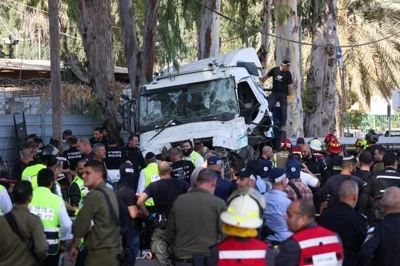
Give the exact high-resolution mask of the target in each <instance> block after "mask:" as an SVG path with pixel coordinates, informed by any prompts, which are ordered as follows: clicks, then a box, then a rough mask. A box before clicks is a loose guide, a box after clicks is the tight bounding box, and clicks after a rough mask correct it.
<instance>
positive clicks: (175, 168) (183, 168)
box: [171, 160, 195, 184]
mask: <svg viewBox="0 0 400 266" xmlns="http://www.w3.org/2000/svg"><path fill="white" fill-rule="evenodd" d="M194 168H195V167H194V164H193V163H192V162H191V161H187V160H180V161H177V162H174V163H173V164H172V165H171V169H172V172H171V177H173V178H178V179H183V180H185V181H186V182H187V183H188V184H190V176H191V175H192V173H193V170H194Z"/></svg>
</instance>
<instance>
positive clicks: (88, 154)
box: [76, 138, 94, 162]
mask: <svg viewBox="0 0 400 266" xmlns="http://www.w3.org/2000/svg"><path fill="white" fill-rule="evenodd" d="M76 148H77V149H78V151H79V152H80V153H81V154H82V157H83V159H85V161H86V162H89V161H93V160H94V152H93V150H92V146H91V145H90V140H89V139H88V138H82V139H80V140H78V146H76Z"/></svg>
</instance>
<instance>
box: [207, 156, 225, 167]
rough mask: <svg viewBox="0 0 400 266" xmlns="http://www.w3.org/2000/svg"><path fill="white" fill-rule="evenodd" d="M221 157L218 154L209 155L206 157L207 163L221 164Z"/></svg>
mask: <svg viewBox="0 0 400 266" xmlns="http://www.w3.org/2000/svg"><path fill="white" fill-rule="evenodd" d="M221 164H222V159H221V158H220V157H218V156H211V157H208V158H207V165H221Z"/></svg>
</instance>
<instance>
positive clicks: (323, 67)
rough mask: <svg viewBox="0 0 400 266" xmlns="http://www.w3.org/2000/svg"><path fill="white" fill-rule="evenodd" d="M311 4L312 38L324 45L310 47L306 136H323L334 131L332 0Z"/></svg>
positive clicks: (333, 23) (334, 20) (333, 12)
mask: <svg viewBox="0 0 400 266" xmlns="http://www.w3.org/2000/svg"><path fill="white" fill-rule="evenodd" d="M312 8H313V10H312V12H313V13H312V23H311V25H312V35H313V41H312V42H313V44H315V45H324V46H325V47H313V49H312V54H311V69H310V72H309V73H308V79H307V94H308V95H310V97H311V100H312V102H313V103H314V105H315V107H314V108H313V109H312V110H311V112H310V113H309V114H308V115H307V119H306V136H308V137H324V136H326V135H327V134H329V133H334V132H335V86H336V65H337V60H336V50H335V43H336V41H335V34H334V25H335V22H336V0H323V1H321V0H313V2H312ZM337 122H339V121H337Z"/></svg>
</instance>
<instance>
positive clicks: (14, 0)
mask: <svg viewBox="0 0 400 266" xmlns="http://www.w3.org/2000/svg"><path fill="white" fill-rule="evenodd" d="M8 1H11V2H14V3H17V4H19V5H23V6H26V7H29V8H30V9H34V10H38V11H41V12H44V13H47V14H48V13H49V12H48V11H46V10H43V9H40V8H37V7H33V6H30V5H27V4H24V3H21V2H19V1H16V0H8Z"/></svg>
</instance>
